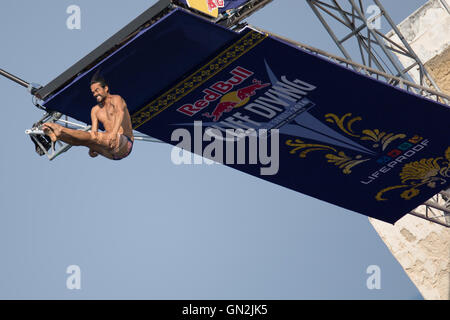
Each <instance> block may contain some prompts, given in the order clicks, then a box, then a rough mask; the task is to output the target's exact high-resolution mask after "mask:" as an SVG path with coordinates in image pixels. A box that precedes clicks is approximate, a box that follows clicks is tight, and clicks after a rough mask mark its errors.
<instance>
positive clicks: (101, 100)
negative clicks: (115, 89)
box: [96, 95, 106, 104]
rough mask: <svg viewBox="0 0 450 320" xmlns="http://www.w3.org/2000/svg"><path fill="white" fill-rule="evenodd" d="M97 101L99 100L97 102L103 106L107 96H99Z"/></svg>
mask: <svg viewBox="0 0 450 320" xmlns="http://www.w3.org/2000/svg"><path fill="white" fill-rule="evenodd" d="M99 97H100V98H101V99H100V100H99V99H98V98H99ZM96 99H97V102H98V103H101V104H103V103H104V102H105V99H106V97H105V96H102V95H98V96H97V98H96Z"/></svg>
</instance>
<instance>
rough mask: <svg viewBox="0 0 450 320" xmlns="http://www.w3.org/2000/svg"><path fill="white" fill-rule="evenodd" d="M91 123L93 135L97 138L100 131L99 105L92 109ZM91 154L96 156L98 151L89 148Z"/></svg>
mask: <svg viewBox="0 0 450 320" xmlns="http://www.w3.org/2000/svg"><path fill="white" fill-rule="evenodd" d="M91 124H92V125H91V137H92V139H93V140H96V139H97V132H98V118H97V106H95V107H93V108H92V109H91ZM89 155H90V156H91V157H92V158H94V157H96V156H98V153H97V152H95V151H94V150H92V149H91V148H89Z"/></svg>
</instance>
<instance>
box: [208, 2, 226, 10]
mask: <svg viewBox="0 0 450 320" xmlns="http://www.w3.org/2000/svg"><path fill="white" fill-rule="evenodd" d="M206 1H207V2H208V10H209V11H212V10H213V9H216V8H223V7H224V6H225V4H224V2H225V1H224V0H206Z"/></svg>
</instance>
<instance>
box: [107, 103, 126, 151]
mask: <svg viewBox="0 0 450 320" xmlns="http://www.w3.org/2000/svg"><path fill="white" fill-rule="evenodd" d="M111 103H112V105H113V107H114V122H113V123H114V125H113V129H112V131H111V136H110V137H111V143H110V147H112V148H115V147H117V145H116V144H118V143H119V141H118V140H117V133H118V132H119V129H120V126H121V125H122V121H123V116H124V115H125V101H124V100H123V99H122V97H120V96H117V97H114V98H113V100H112V101H111Z"/></svg>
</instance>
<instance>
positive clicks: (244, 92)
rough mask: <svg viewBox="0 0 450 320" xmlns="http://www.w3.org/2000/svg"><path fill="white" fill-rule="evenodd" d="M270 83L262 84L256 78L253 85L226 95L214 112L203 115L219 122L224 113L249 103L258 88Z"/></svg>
mask: <svg viewBox="0 0 450 320" xmlns="http://www.w3.org/2000/svg"><path fill="white" fill-rule="evenodd" d="M270 85H271V84H270V83H264V84H262V83H261V81H259V80H257V79H254V80H253V84H252V85H250V86H248V87H245V88H242V89H239V90H238V91H234V92H230V93H228V94H226V95H224V96H223V97H222V99H221V100H220V102H219V103H218V104H217V106H216V107H215V108H214V110H213V112H211V113H209V112H205V113H203V114H202V115H203V116H205V117H208V118H213V121H214V122H217V121H218V120H219V119H220V117H221V116H222V114H223V113H225V112H231V111H232V110H233V109H234V108H238V107H242V106H243V105H245V104H247V102H248V101H249V98H250V97H251V96H254V95H255V94H256V90H260V89H263V88H265V87H267V86H270Z"/></svg>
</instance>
